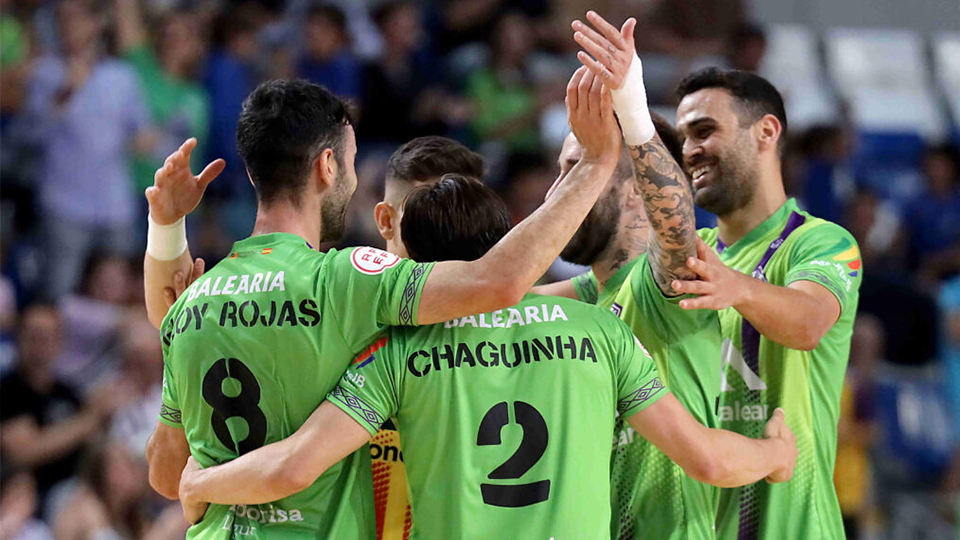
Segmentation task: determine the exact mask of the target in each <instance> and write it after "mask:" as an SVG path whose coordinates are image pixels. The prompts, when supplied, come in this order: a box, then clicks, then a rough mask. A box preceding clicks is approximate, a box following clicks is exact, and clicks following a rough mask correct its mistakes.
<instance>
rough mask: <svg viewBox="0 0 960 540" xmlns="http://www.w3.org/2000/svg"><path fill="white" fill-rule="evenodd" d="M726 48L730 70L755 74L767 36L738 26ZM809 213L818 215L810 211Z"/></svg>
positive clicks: (758, 29) (749, 26)
mask: <svg viewBox="0 0 960 540" xmlns="http://www.w3.org/2000/svg"><path fill="white" fill-rule="evenodd" d="M726 48H727V50H726V57H727V62H728V65H729V67H730V68H732V69H739V70H742V71H752V72H757V71H758V70H759V69H760V64H761V62H763V57H764V55H765V54H766V53H767V34H766V32H764V31H763V27H761V26H760V25H759V24H757V23H750V22H747V23H743V24H740V25H739V26H737V27H736V28H735V29H734V30H733V33H731V34H730V36H729V37H728V38H727V43H726ZM810 213H811V214H814V215H819V214H817V213H815V212H813V211H812V210H811V211H810ZM824 219H828V218H824Z"/></svg>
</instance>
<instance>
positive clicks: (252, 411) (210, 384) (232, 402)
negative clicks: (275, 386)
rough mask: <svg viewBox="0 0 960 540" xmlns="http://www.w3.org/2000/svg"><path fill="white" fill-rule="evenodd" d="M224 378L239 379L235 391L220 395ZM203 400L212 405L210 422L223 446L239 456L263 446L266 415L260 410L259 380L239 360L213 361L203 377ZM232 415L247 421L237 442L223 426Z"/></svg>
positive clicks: (265, 436) (223, 359)
mask: <svg viewBox="0 0 960 540" xmlns="http://www.w3.org/2000/svg"><path fill="white" fill-rule="evenodd" d="M228 378H229V379H236V380H237V381H240V393H239V394H237V395H235V396H232V397H231V396H227V395H226V394H224V392H223V382H224V381H225V380H227V379H228ZM203 399H204V401H206V402H207V404H208V405H210V406H211V407H213V414H212V415H211V416H210V424H211V425H212V427H213V432H214V433H216V435H217V438H218V439H220V442H222V443H223V445H224V446H226V447H227V448H230V449H232V450H236V451H237V452H238V453H239V454H240V455H243V454H246V453H247V452H250V451H251V450H256V449H257V448H260V447H261V446H263V443H264V442H265V441H266V440H267V417H266V415H264V414H263V411H262V410H261V409H260V383H258V382H257V378H256V377H254V375H253V372H252V371H250V368H248V367H247V366H246V365H244V363H243V362H241V361H240V360H237V359H236V358H229V359H228V358H221V359H219V360H217V361H216V363H214V364H213V366H211V367H210V369H209V370H208V371H207V374H206V375H205V376H204V377H203ZM233 417H240V418H243V420H244V421H246V423H247V436H246V437H245V438H244V439H243V440H242V441H239V442H237V441H234V440H233V437H232V436H231V435H230V429H229V428H228V427H227V419H229V418H233Z"/></svg>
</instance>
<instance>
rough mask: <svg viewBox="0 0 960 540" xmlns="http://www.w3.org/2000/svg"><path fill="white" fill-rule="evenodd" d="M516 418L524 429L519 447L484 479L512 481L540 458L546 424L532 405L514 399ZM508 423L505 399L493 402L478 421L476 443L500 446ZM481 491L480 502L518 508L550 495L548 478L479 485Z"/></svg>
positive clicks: (544, 442) (546, 438)
mask: <svg viewBox="0 0 960 540" xmlns="http://www.w3.org/2000/svg"><path fill="white" fill-rule="evenodd" d="M513 412H514V419H515V421H516V422H517V423H518V424H520V427H522V428H523V438H522V439H521V440H520V447H519V448H517V451H516V452H514V453H513V455H512V456H510V459H508V460H507V461H504V462H503V464H502V465H500V466H499V467H497V468H496V469H494V470H493V471H492V472H491V473H490V474H489V475H487V478H489V479H490V480H512V479H517V478H520V477H521V476H523V475H524V474H526V472H527V471H529V470H530V469H531V468H533V466H534V465H536V464H537V462H538V461H540V458H542V457H543V453H544V451H546V449H547V442H548V440H549V432H548V431H547V423H546V421H544V419H543V416H542V415H541V414H540V411H538V410H537V409H535V408H534V407H533V405H530V404H529V403H524V402H523V401H517V402H514V404H513ZM509 423H510V419H509V416H508V411H507V402H506V401H501V402H500V403H497V404H496V405H494V406H493V407H492V408H491V409H490V410H489V411H487V414H485V415H484V416H483V420H481V421H480V430H479V431H478V432H477V445H478V446H489V445H500V444H502V440H501V438H500V431H501V430H502V429H503V428H504V427H505V426H506V425H507V424H509ZM480 493H481V494H482V495H483V502H484V503H486V504H489V505H490V506H500V507H504V508H519V507H521V506H530V505H531V504H537V503H541V502H543V501H546V500H547V499H548V498H549V497H550V480H540V481H538V482H528V483H525V484H513V485H505V484H488V483H482V484H480Z"/></svg>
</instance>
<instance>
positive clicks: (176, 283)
mask: <svg viewBox="0 0 960 540" xmlns="http://www.w3.org/2000/svg"><path fill="white" fill-rule="evenodd" d="M185 283H186V279H185V278H184V276H183V272H181V271H179V270H177V271H176V272H174V273H173V292H174V293H176V295H177V298H180V295H181V294H183V290H184V289H186V288H187V286H186V285H185Z"/></svg>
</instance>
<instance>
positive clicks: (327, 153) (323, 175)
mask: <svg viewBox="0 0 960 540" xmlns="http://www.w3.org/2000/svg"><path fill="white" fill-rule="evenodd" d="M313 168H314V172H316V176H317V182H318V183H319V185H317V189H318V191H321V192H323V191H326V190H327V189H330V188H332V187H333V186H334V184H336V183H337V173H338V172H339V165H338V164H337V159H336V157H335V156H334V155H333V149H332V148H324V149H323V151H321V152H320V155H319V156H317V159H316V160H314V162H313Z"/></svg>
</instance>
